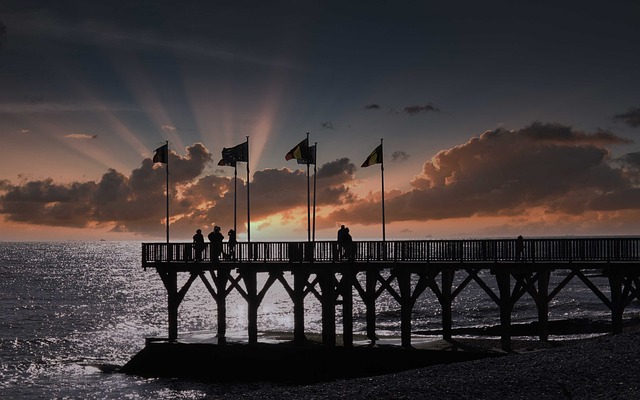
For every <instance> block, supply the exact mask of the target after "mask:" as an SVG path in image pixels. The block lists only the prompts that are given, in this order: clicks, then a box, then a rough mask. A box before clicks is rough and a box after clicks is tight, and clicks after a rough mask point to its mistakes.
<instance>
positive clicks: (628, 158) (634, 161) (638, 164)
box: [618, 152, 640, 168]
mask: <svg viewBox="0 0 640 400" xmlns="http://www.w3.org/2000/svg"><path fill="white" fill-rule="evenodd" d="M618 161H620V162H621V163H623V164H626V165H628V166H630V167H633V168H640V152H635V153H627V154H625V155H623V156H621V157H620V158H619V159H618Z"/></svg>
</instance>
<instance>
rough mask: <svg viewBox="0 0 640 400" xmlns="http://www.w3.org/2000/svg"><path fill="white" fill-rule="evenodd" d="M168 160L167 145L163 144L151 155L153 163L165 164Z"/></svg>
mask: <svg viewBox="0 0 640 400" xmlns="http://www.w3.org/2000/svg"><path fill="white" fill-rule="evenodd" d="M168 160H169V145H168V144H165V145H163V146H160V147H158V148H157V149H156V153H155V154H154V155H153V162H154V163H157V162H159V163H163V164H166V163H167V161H168Z"/></svg>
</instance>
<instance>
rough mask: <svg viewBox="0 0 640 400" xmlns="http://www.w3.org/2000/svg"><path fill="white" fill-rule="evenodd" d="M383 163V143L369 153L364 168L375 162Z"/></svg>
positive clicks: (363, 164)
mask: <svg viewBox="0 0 640 400" xmlns="http://www.w3.org/2000/svg"><path fill="white" fill-rule="evenodd" d="M381 163H382V144H380V145H379V146H378V147H376V149H375V150H373V151H372V152H371V154H369V157H367V159H366V160H364V162H363V163H362V168H364V167H370V166H372V165H373V164H381Z"/></svg>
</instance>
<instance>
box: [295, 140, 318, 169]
mask: <svg viewBox="0 0 640 400" xmlns="http://www.w3.org/2000/svg"><path fill="white" fill-rule="evenodd" d="M307 157H308V159H309V160H307V159H306V158H298V164H314V165H315V163H316V145H315V144H314V145H313V146H309V151H308V154H307ZM307 161H308V162H307Z"/></svg>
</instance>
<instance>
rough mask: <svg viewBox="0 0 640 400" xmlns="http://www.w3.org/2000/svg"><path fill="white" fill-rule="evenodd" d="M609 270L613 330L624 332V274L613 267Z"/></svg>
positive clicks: (614, 331)
mask: <svg viewBox="0 0 640 400" xmlns="http://www.w3.org/2000/svg"><path fill="white" fill-rule="evenodd" d="M607 272H608V275H609V287H610V288H611V330H612V332H613V333H622V314H623V312H624V304H623V301H622V275H621V274H620V272H618V271H614V270H613V269H609V270H608V271H607Z"/></svg>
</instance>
